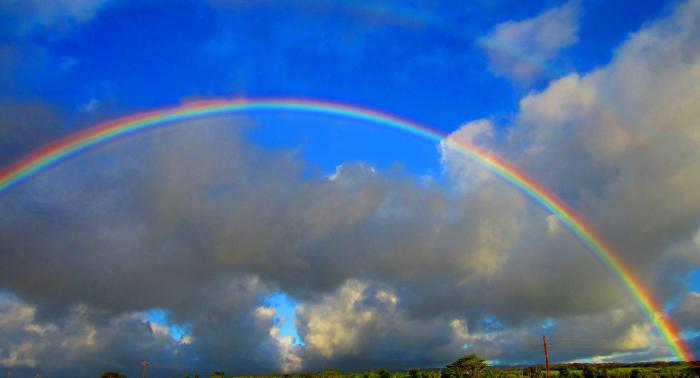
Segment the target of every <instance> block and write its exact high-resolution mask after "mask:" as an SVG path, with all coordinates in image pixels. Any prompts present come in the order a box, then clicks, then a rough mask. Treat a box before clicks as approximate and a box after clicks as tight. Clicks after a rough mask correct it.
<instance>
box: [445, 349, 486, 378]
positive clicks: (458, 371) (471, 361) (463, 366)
mask: <svg viewBox="0 0 700 378" xmlns="http://www.w3.org/2000/svg"><path fill="white" fill-rule="evenodd" d="M488 368H489V365H488V364H487V363H486V360H483V359H481V358H479V356H477V355H476V354H474V353H472V354H470V355H468V356H463V357H460V358H458V359H457V360H456V361H455V362H453V363H451V364H449V365H447V367H445V369H443V371H442V375H441V377H442V378H461V377H468V378H477V377H482V376H483V375H484V373H486V371H487V370H488Z"/></svg>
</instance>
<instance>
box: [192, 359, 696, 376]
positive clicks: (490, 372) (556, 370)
mask: <svg viewBox="0 0 700 378" xmlns="http://www.w3.org/2000/svg"><path fill="white" fill-rule="evenodd" d="M544 376H545V371H544V367H543V366H528V367H492V368H487V369H485V370H483V371H481V372H480V373H479V375H478V377H513V378H515V377H544ZM550 376H552V377H586V378H589V377H590V378H597V377H698V376H700V363H698V362H696V363H694V364H692V365H688V364H685V363H680V362H643V363H631V364H623V363H609V364H579V363H576V364H557V365H552V366H551V367H550ZM207 377H216V378H220V377H226V378H228V377H236V378H467V377H470V375H468V374H464V373H463V374H459V373H457V374H445V372H444V371H443V369H410V370H406V371H388V370H385V369H380V370H371V371H363V372H353V373H345V372H340V371H338V370H335V369H330V370H327V371H323V372H313V373H298V374H290V375H270V376H237V375H208V376H207ZM200 378H204V376H201V377H200Z"/></svg>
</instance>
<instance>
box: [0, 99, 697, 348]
mask: <svg viewBox="0 0 700 378" xmlns="http://www.w3.org/2000/svg"><path fill="white" fill-rule="evenodd" d="M265 111H277V112H279V111H289V112H306V113H315V114H325V115H331V116H336V117H338V116H339V117H345V118H349V119H353V120H359V121H365V122H370V123H372V124H377V125H383V126H385V127H389V128H392V129H396V130H401V131H405V132H407V133H409V134H413V135H416V136H419V137H421V138H425V139H428V140H432V141H436V142H438V143H439V142H445V143H447V145H448V146H450V147H451V148H453V149H455V150H457V151H460V152H461V153H462V154H464V155H465V156H467V157H469V158H471V159H473V160H475V161H477V162H479V163H481V164H483V165H484V166H485V167H487V168H488V169H490V170H491V171H492V172H493V173H495V174H496V175H498V176H500V177H501V178H502V179H504V180H506V181H507V182H509V183H510V184H512V185H513V186H515V187H516V188H518V189H519V190H521V191H522V192H523V193H525V194H526V195H527V196H528V197H530V198H531V199H532V200H534V201H535V202H537V203H538V204H540V205H541V206H542V207H544V208H545V209H546V210H547V211H549V212H551V213H552V214H554V215H555V216H557V217H558V218H559V220H560V221H561V222H562V224H564V225H565V226H566V227H567V228H568V229H569V230H570V231H571V232H572V233H573V234H574V235H575V236H576V237H577V238H578V239H579V240H580V241H581V242H582V243H583V244H584V245H585V246H586V248H587V249H588V250H589V251H591V252H592V253H593V254H594V255H595V256H596V257H597V258H598V259H599V260H600V261H601V262H602V263H603V264H604V265H605V267H606V268H607V269H608V270H609V271H610V272H611V273H612V274H613V275H614V276H615V277H616V278H617V279H618V280H619V281H620V282H621V283H622V284H623V286H624V287H625V288H626V289H627V291H628V292H629V293H630V294H631V295H632V297H633V298H634V300H635V301H636V303H637V304H638V306H639V307H640V308H641V310H642V312H643V313H644V314H645V315H646V316H647V317H648V318H649V320H650V321H651V323H652V324H653V325H654V326H655V327H656V329H657V330H658V331H659V332H660V333H661V335H662V336H663V338H664V339H665V340H666V342H667V344H668V346H669V347H670V348H671V350H672V351H673V353H674V354H675V355H676V356H677V358H678V359H680V360H682V361H692V359H693V356H692V353H691V351H690V349H689V348H688V347H687V345H685V343H684V341H683V339H682V338H681V337H680V336H679V333H678V330H677V329H676V327H675V326H674V324H673V323H672V322H671V321H670V319H668V317H666V316H665V315H664V313H663V312H662V311H661V310H660V308H661V307H660V306H659V305H658V304H657V303H656V302H655V300H654V298H653V297H652V295H651V294H650V292H649V290H648V289H647V288H646V287H645V286H644V284H643V283H642V282H641V281H640V280H639V279H638V278H637V277H636V276H635V274H634V273H633V272H632V271H631V270H630V269H629V268H628V267H627V266H626V265H625V264H624V263H623V262H622V260H621V259H620V258H619V257H618V256H617V255H616V253H615V252H614V250H613V249H612V248H611V247H610V246H609V245H608V244H607V243H606V242H605V241H604V240H603V239H602V238H601V237H600V236H599V235H598V234H597V233H596V232H595V231H594V230H593V228H592V227H591V226H590V225H588V224H587V223H586V222H585V221H584V220H583V218H582V217H580V216H579V215H577V214H576V213H575V212H574V211H573V210H572V209H570V208H569V207H568V206H567V205H566V204H565V203H563V202H562V201H561V200H559V199H558V198H557V197H556V196H555V195H554V194H552V193H551V192H550V191H549V190H547V188H545V187H544V186H542V185H541V184H540V183H538V182H537V181H536V180H534V179H533V178H531V177H528V176H527V175H526V174H525V173H523V172H521V171H519V170H517V169H516V168H515V167H514V166H513V165H511V164H509V163H508V162H506V161H504V160H503V159H501V158H499V157H498V156H496V155H494V154H493V153H491V152H489V151H487V150H485V149H482V148H480V147H478V146H475V145H472V144H468V143H465V142H461V141H455V140H451V139H448V138H447V137H446V135H443V134H442V133H440V132H438V131H435V130H431V129H429V128H427V127H425V126H422V125H419V124H417V123H414V122H411V121H408V120H404V119H401V118H398V117H395V116H392V115H388V114H382V113H379V112H376V111H373V110H370V109H363V108H359V107H354V106H348V105H342V104H336V103H329V102H320V101H310V100H299V99H264V100H234V101H228V100H225V101H207V102H197V103H191V104H186V105H183V106H180V107H176V108H168V109H162V110H157V111H153V112H148V113H141V114H137V115H133V116H130V117H125V118H120V119H117V120H114V121H111V122H107V123H104V124H101V125H97V126H95V127H92V128H88V129H85V130H83V131H81V132H78V133H76V134H73V135H70V136H68V137H66V138H64V139H61V140H58V141H56V142H53V143H50V144H48V145H46V146H43V147H41V148H39V149H37V150H36V151H34V152H32V153H31V154H29V155H27V156H25V157H24V158H22V159H20V160H18V161H16V162H15V163H13V164H11V165H9V166H7V167H5V168H4V169H2V170H1V171H0V194H2V193H4V192H6V191H7V190H8V189H9V188H11V187H12V186H13V185H16V184H18V183H20V182H21V181H23V180H25V179H28V178H29V177H31V176H33V175H35V174H37V173H38V172H40V171H42V170H44V169H46V168H48V167H50V166H52V165H54V164H57V163H59V162H61V161H64V160H65V159H67V158H69V157H71V156H74V155H76V154H79V153H80V152H82V151H85V150H87V149H89V148H91V147H94V146H97V145H100V144H103V143H106V142H109V141H112V140H114V139H117V138H121V137H125V136H128V135H131V134H134V133H138V132H140V131H144V130H148V129H151V128H155V127H158V126H164V125H169V124H173V123H174V122H176V121H182V120H187V119H193V118H198V117H208V116H213V115H218V114H235V113H249V112H265Z"/></svg>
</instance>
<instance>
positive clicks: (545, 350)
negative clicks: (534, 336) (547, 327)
mask: <svg viewBox="0 0 700 378" xmlns="http://www.w3.org/2000/svg"><path fill="white" fill-rule="evenodd" d="M542 343H544V365H545V368H546V369H547V378H549V351H547V336H542Z"/></svg>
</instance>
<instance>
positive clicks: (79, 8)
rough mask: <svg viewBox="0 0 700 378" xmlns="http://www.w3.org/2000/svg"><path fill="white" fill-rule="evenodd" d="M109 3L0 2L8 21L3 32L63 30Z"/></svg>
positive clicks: (77, 0)
mask: <svg viewBox="0 0 700 378" xmlns="http://www.w3.org/2000/svg"><path fill="white" fill-rule="evenodd" d="M110 2H113V0H56V1H41V0H29V1H14V0H11V1H9V2H3V4H1V5H0V14H3V15H5V16H4V17H3V20H7V21H8V23H7V24H6V27H7V29H6V30H5V32H6V33H9V35H10V36H14V37H18V36H23V35H25V34H29V33H32V32H34V31H36V30H37V29H44V30H46V29H52V28H58V29H65V28H66V27H67V26H71V25H75V24H78V23H84V22H88V21H90V20H92V19H93V18H94V17H95V16H96V15H97V13H98V12H99V11H100V9H101V8H103V7H104V6H105V5H107V4H108V3H110ZM6 35H8V34H6Z"/></svg>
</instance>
